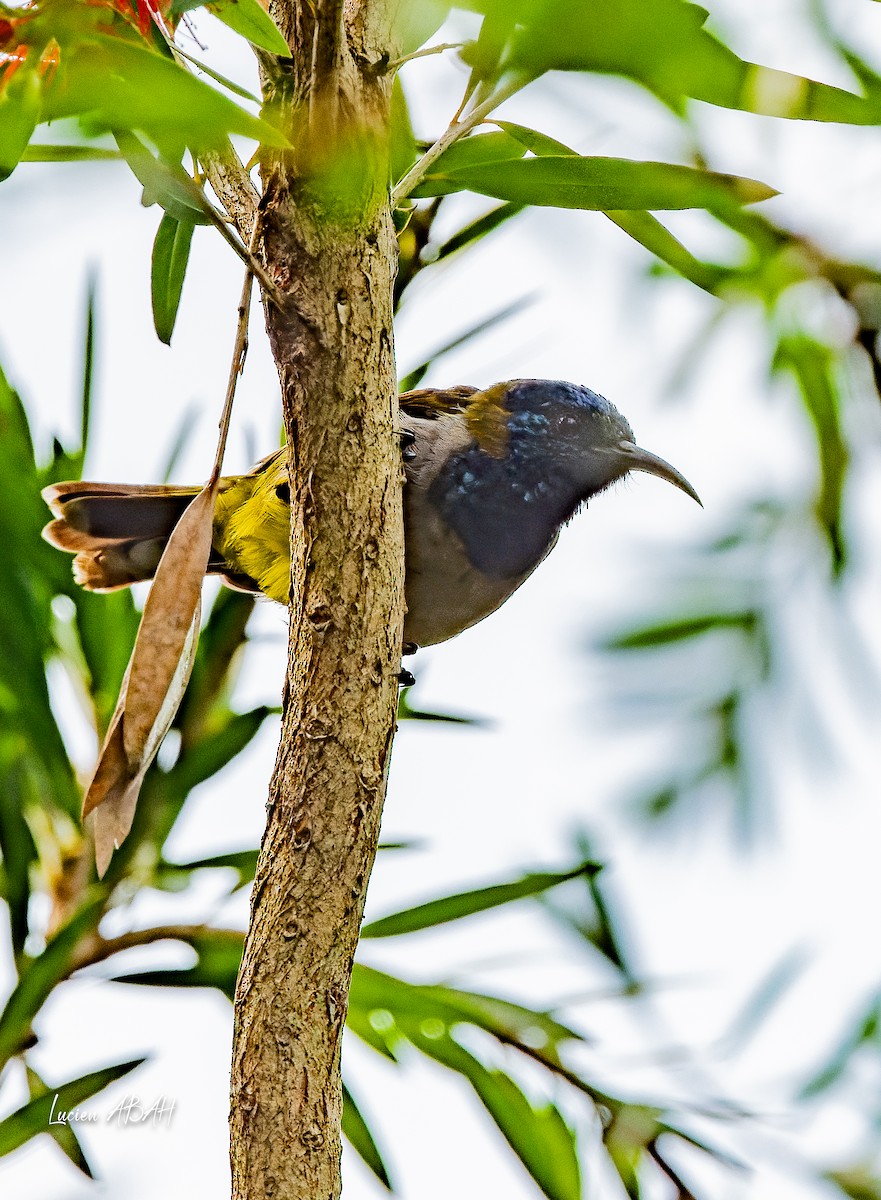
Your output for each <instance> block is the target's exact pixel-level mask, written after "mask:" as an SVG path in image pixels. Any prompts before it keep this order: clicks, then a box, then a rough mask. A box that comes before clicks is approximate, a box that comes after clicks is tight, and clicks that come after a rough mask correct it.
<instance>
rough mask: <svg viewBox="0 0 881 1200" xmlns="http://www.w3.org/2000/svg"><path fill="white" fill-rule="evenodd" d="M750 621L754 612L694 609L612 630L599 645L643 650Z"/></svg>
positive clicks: (748, 626)
mask: <svg viewBox="0 0 881 1200" xmlns="http://www.w3.org/2000/svg"><path fill="white" fill-rule="evenodd" d="M754 623H755V613H754V612H751V611H747V612H733V613H731V612H710V613H696V614H695V615H694V616H690V617H678V618H674V619H673V620H670V621H658V622H657V623H656V624H654V625H649V626H646V627H645V628H643V629H633V630H628V631H627V632H626V633H621V634H616V635H615V636H613V637H610V638H606V639H604V640H603V641H602V643H601V645H602V648H603V649H604V650H645V649H648V648H649V647H652V646H669V645H674V644H676V643H679V642H684V641H688V640H690V639H691V638H695V637H701V636H702V635H703V634H705V633H708V632H709V631H710V630H713V629H745V628H750V627H751V626H752V625H753V624H754Z"/></svg>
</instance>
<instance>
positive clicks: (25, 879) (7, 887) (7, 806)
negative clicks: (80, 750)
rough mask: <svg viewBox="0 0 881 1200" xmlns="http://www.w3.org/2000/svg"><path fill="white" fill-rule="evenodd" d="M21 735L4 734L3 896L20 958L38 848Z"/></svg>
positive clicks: (0, 800) (0, 746)
mask: <svg viewBox="0 0 881 1200" xmlns="http://www.w3.org/2000/svg"><path fill="white" fill-rule="evenodd" d="M16 742H17V739H13V738H2V737H0V854H2V856H3V875H2V879H3V898H4V900H5V901H6V903H7V905H8V907H9V928H10V934H11V937H12V949H13V952H14V953H15V956H16V959H18V957H19V955H21V953H22V951H23V949H24V944H25V939H26V938H27V936H28V904H29V902H30V896H31V886H30V872H31V867H32V866H33V865H34V863H36V861H37V848H36V846H35V845H34V839H33V836H32V835H31V831H30V827H29V826H28V823H27V821H26V820H25V815H24V814H25V810H26V807H27V806H28V805H29V804H30V802H31V796H30V790H29V788H28V785H27V784H28V781H27V778H26V774H27V769H26V764H25V763H24V762H23V761H22V757H21V748H20V746H18V745H17V744H16Z"/></svg>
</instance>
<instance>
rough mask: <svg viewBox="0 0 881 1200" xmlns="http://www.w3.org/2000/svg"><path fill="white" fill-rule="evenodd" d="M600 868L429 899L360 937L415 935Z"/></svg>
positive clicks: (588, 866)
mask: <svg viewBox="0 0 881 1200" xmlns="http://www.w3.org/2000/svg"><path fill="white" fill-rule="evenodd" d="M599 869H600V867H599V864H597V863H595V862H582V863H579V864H578V866H576V867H572V868H570V869H569V870H566V871H537V872H529V873H527V874H526V875H522V876H521V877H520V878H519V879H514V880H512V881H511V882H510V883H497V884H493V885H491V886H489V887H482V888H475V889H474V890H473V891H469V892H459V893H457V894H455V895H452V896H444V897H442V898H440V899H438V900H429V901H428V902H427V903H425V904H418V905H416V906H415V907H414V908H407V909H404V910H403V911H401V912H397V913H392V914H390V915H389V916H387V917H381V918H380V919H379V920H377V921H371V922H369V923H368V924H367V925H365V926H364V927H363V928H362V930H361V937H362V938H376V937H397V936H398V935H399V934H402V933H415V932H416V931H418V930H420V929H430V928H432V927H433V926H436V925H445V924H447V923H448V922H450V921H458V920H461V918H462V917H470V916H473V915H474V914H475V913H480V912H487V911H488V910H489V909H492V908H499V907H500V906H501V905H503V904H511V903H512V902H513V901H515V900H523V899H525V898H526V897H529V896H538V895H540V894H541V893H542V892H546V891H548V890H549V889H550V888H554V887H558V886H559V885H560V884H561V883H568V882H569V881H570V880H572V879H577V878H579V876H582V875H589V874H591V873H593V872H596V871H598V870H599Z"/></svg>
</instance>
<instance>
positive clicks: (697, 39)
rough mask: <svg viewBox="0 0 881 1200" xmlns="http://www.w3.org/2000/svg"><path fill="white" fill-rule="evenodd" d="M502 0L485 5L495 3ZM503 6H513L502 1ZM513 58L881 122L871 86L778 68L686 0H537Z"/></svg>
mask: <svg viewBox="0 0 881 1200" xmlns="http://www.w3.org/2000/svg"><path fill="white" fill-rule="evenodd" d="M499 3H500V0H489V3H485V4H482V5H480V7H481V8H482V9H483V10H484V11H495V10H496V9H497V7H498V5H499ZM502 7H505V6H504V5H502ZM520 15H521V21H520V24H519V29H518V32H517V34H516V35H515V38H514V41H513V45H512V48H511V53H510V58H509V60H508V66H509V67H511V68H519V69H522V70H526V71H529V72H530V73H531V74H533V75H539V74H542V73H543V72H545V71H549V70H570V71H593V72H606V73H610V74H616V75H624V76H626V77H628V78H631V79H633V80H635V81H636V82H638V83H640V84H642V85H643V86H645V87H647V88H649V89H650V90H651V91H653V92H654V93H655V94H656V95H657V96H659V97H660V98H661V99H662V100H664V101H665V102H666V103H667V104H669V105H671V106H672V107H673V108H674V109H676V110H677V111H679V112H681V111H682V109H683V107H684V101H685V100H686V99H688V98H692V99H696V100H703V101H706V102H707V103H709V104H715V105H719V106H721V107H724V108H735V109H741V110H743V111H745V112H752V113H761V114H764V115H767V116H776V117H786V118H795V119H805V120H814V121H837V122H847V123H854V124H876V123H878V121H879V120H881V105H879V104H878V102H877V100H875V98H874V97H872V96H871V95H870V96H869V97H868V98H865V97H861V96H856V95H854V94H853V93H851V92H847V91H844V90H843V89H841V88H836V87H831V86H829V85H828V84H824V83H817V82H815V81H813V80H810V79H805V78H803V77H802V76H799V75H791V74H789V73H787V72H785V71H776V70H772V69H770V68H768V67H763V66H759V65H758V64H756V63H752V62H748V61H746V60H744V59H742V58H740V57H739V56H738V55H737V54H736V53H735V52H734V51H733V50H731V49H730V48H729V47H728V46H726V45H724V44H723V43H722V42H721V41H720V40H719V39H718V38H716V37H714V36H713V35H712V34H710V33H708V32H707V31H706V30H705V29H704V28H703V25H704V22H705V21H706V18H707V12H706V10H705V9H703V8H700V7H698V6H697V5H694V4H690V3H686V2H685V0H652V2H651V3H646V2H645V0H605V2H604V3H603V4H600V5H592V6H590V7H589V8H587V7H585V5H584V4H582V3H581V2H580V0H529V2H527V3H524V4H523V5H521V13H520Z"/></svg>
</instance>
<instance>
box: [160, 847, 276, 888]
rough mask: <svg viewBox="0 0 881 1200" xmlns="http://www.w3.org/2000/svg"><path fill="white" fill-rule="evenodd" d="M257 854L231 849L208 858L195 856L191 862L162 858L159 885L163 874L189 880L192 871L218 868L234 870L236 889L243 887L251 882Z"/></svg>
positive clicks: (255, 852) (255, 851) (250, 851)
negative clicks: (178, 861)
mask: <svg viewBox="0 0 881 1200" xmlns="http://www.w3.org/2000/svg"><path fill="white" fill-rule="evenodd" d="M257 854H258V851H257V850H256V849H255V850H231V851H229V852H228V853H226V854H215V855H212V856H211V857H210V858H196V859H193V860H192V861H191V862H185V863H177V862H169V861H167V860H166V859H163V860H162V861H161V862H160V863H159V866H158V872H159V877H160V885H161V881H162V876H163V874H166V875H168V876H170V877H171V878H173V879H180V878H181V877H183V879H184V880H185V881H188V880H189V876H190V873H191V872H192V871H204V870H216V869H218V868H221V869H226V870H230V869H232V870H233V871H235V872H236V874H237V875H238V882H237V883H236V890H237V889H238V888H240V887H244V886H245V884H248V883H250V882H251V880H252V879H253V878H254V873H255V871H256V870H257Z"/></svg>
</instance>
